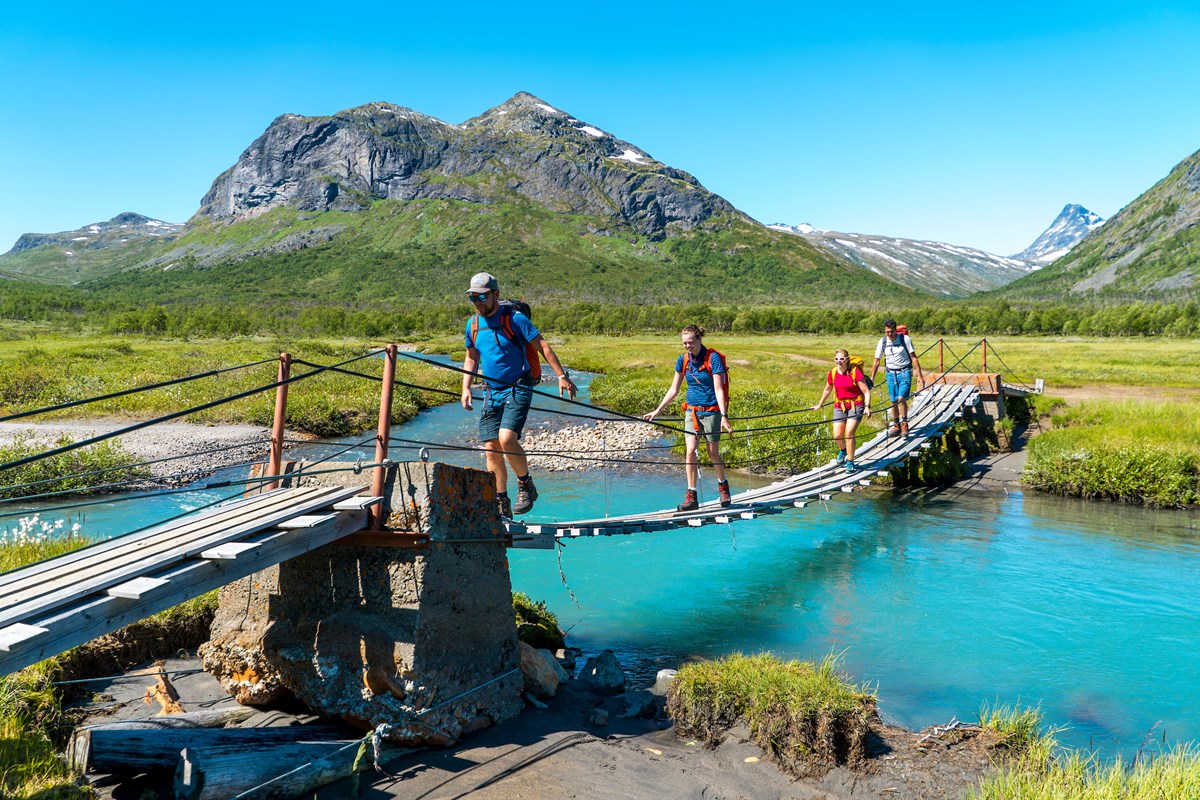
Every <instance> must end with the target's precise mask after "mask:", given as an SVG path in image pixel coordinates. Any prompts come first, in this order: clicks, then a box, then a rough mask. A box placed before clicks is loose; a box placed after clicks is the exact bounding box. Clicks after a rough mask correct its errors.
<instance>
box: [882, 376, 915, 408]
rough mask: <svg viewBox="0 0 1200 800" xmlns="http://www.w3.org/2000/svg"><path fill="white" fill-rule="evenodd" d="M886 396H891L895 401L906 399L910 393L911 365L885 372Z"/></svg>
mask: <svg viewBox="0 0 1200 800" xmlns="http://www.w3.org/2000/svg"><path fill="white" fill-rule="evenodd" d="M887 384H888V397H890V398H892V402H893V403H895V402H896V401H898V400H907V399H908V396H909V395H910V394H911V393H912V367H909V368H908V369H900V370H895V371H892V370H890V369H889V370H888V374H887Z"/></svg>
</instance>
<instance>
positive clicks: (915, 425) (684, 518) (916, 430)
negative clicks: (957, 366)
mask: <svg viewBox="0 0 1200 800" xmlns="http://www.w3.org/2000/svg"><path fill="white" fill-rule="evenodd" d="M978 397H979V395H978V391H977V387H975V386H969V385H962V386H960V385H946V384H938V385H935V386H932V387H929V388H927V389H925V390H924V391H922V392H920V393H919V394H918V395H916V397H914V398H913V400H912V402H911V403H910V404H909V414H908V418H909V435H908V437H907V438H904V439H899V438H895V437H889V436H888V435H887V433H886V431H880V432H879V433H878V434H877V435H876V436H875V437H874V438H872V439H871V440H870V441H868V442H864V443H863V444H860V445H859V446H858V449H857V453H856V454H855V457H854V461H855V463H856V464H857V465H858V467H859V468H858V469H857V470H856V471H854V472H846V471H845V470H844V469H843V468H842V467H840V466H838V465H837V464H836V463H835V462H833V461H830V462H829V463H827V464H823V465H821V466H819V467H817V468H815V469H812V470H809V471H808V472H805V473H803V474H801V475H793V476H790V477H788V478H786V479H784V480H781V481H776V482H775V483H772V484H770V485H769V486H763V487H760V488H758V489H751V490H750V491H747V492H741V493H740V494H736V495H734V496H733V503H732V504H731V505H730V506H728V507H725V508H722V507H721V506H720V504H719V503H718V502H717V501H716V500H712V501H709V502H707V503H702V504H701V506H700V508H699V509H698V510H696V511H691V512H685V513H680V512H676V511H675V510H674V509H673V508H672V509H664V510H662V511H656V512H653V513H649V514H630V515H625V516H616V517H605V518H597V519H580V520H571V521H567V522H558V521H556V522H552V523H525V522H519V521H515V520H510V521H507V522H506V523H505V525H506V527H507V528H508V532H509V534H510V535H511V537H512V546H513V547H518V548H536V549H544V548H551V547H553V546H554V543H555V541H556V540H558V539H570V538H578V537H584V536H614V535H623V534H631V533H641V532H646V531H661V530H668V529H671V528H679V527H700V526H703V525H708V524H713V523H717V524H724V523H729V522H737V521H740V520H751V519H755V518H756V517H759V516H762V515H765V514H778V513H780V512H781V511H783V510H784V509H785V508H803V507H805V506H806V505H808V504H809V503H811V502H814V501H822V500H828V499H830V498H831V497H833V496H834V495H835V494H836V493H849V492H853V491H854V490H855V489H858V488H861V487H862V486H869V485H870V483H871V479H872V478H874V477H876V476H878V475H882V474H885V473H886V472H887V469H888V467H890V466H891V465H893V464H897V463H899V462H902V461H904V460H906V459H907V458H909V457H910V456H912V455H914V454H915V453H916V452H917V451H918V450H921V449H927V448H929V447H931V446H932V445H931V440H932V439H934V438H936V437H938V436H940V435H942V433H944V432H945V431H946V430H947V429H948V428H949V427H950V426H951V425H953V424H954V421H955V419H957V418H959V417H961V416H963V407H964V406H969V405H974V403H975V402H976V401H977V400H978Z"/></svg>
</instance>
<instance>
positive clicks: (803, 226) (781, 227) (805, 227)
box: [767, 222, 821, 236]
mask: <svg viewBox="0 0 1200 800" xmlns="http://www.w3.org/2000/svg"><path fill="white" fill-rule="evenodd" d="M767 227H768V228H770V229H771V230H773V231H783V232H784V233H794V234H796V235H797V236H803V235H804V234H806V233H820V232H821V231H819V230H817V229H816V228H814V227H813V226H812V225H809V224H808V223H807V222H801V223H800V224H799V225H787V224H784V223H782V222H776V223H775V224H774V225H768V226H767Z"/></svg>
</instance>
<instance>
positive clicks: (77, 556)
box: [0, 489, 295, 591]
mask: <svg viewBox="0 0 1200 800" xmlns="http://www.w3.org/2000/svg"><path fill="white" fill-rule="evenodd" d="M290 491H295V490H289V489H276V490H274V491H272V492H267V493H263V494H260V495H255V496H254V497H236V498H230V500H228V501H227V502H225V503H222V504H221V505H220V506H217V507H216V508H212V509H206V510H204V511H200V512H198V513H196V514H195V515H193V516H191V517H188V518H187V519H186V520H177V521H173V522H168V523H165V524H163V525H156V526H154V527H152V528H147V529H146V530H144V531H137V532H135V533H127V534H124V535H122V536H116V537H113V538H112V539H107V540H105V541H103V542H97V543H96V544H93V545H89V546H87V547H82V548H80V549H78V550H72V551H71V552H69V553H64V554H63V555H61V556H58V557H56V558H51V559H47V560H45V561H41V562H39V563H37V564H31V565H29V566H28V567H24V568H23V569H22V570H21V571H20V573H19V574H18V572H16V571H14V572H8V573H5V574H4V575H0V591H3V587H4V586H7V585H8V584H11V583H14V582H18V581H23V580H28V579H29V578H30V577H31V576H33V575H40V574H43V573H46V572H52V571H55V570H58V571H62V570H65V569H67V568H68V567H69V566H70V565H72V564H74V563H76V562H78V561H84V560H87V559H90V558H94V557H95V556H97V555H99V554H100V553H107V552H111V551H113V550H118V549H121V548H124V547H127V546H128V545H129V544H130V543H131V542H136V541H144V540H147V539H153V538H155V537H161V536H163V535H170V534H171V532H172V531H181V530H187V529H188V528H190V527H193V526H199V525H205V524H209V523H210V521H211V520H212V519H213V518H214V517H221V516H226V515H229V514H235V513H238V510H239V509H240V508H241V507H243V506H246V505H252V504H254V503H256V502H262V501H263V500H264V499H265V498H268V497H271V496H274V495H279V494H284V493H287V492H290ZM184 523H186V525H185V524H184Z"/></svg>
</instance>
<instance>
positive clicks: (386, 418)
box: [371, 344, 399, 531]
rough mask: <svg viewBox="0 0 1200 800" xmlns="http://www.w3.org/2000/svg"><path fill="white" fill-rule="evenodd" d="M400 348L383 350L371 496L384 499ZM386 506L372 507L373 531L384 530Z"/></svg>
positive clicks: (392, 347)
mask: <svg viewBox="0 0 1200 800" xmlns="http://www.w3.org/2000/svg"><path fill="white" fill-rule="evenodd" d="M398 349H399V348H398V347H396V345H394V344H389V345H388V346H387V347H385V348H384V350H383V359H384V360H383V384H382V385H381V386H380V388H379V428H378V430H377V433H376V434H375V463H376V465H377V466H376V467H375V471H374V473H373V474H372V476H371V494H372V495H373V496H375V497H383V488H384V482H385V479H386V477H387V469H386V468H385V467H384V466H383V462H384V460H385V459H387V456H388V439H389V438H390V437H391V435H392V389H393V388H395V385H396V351H397V350H398ZM383 506H384V504H382V503H379V504H376V505H374V506H372V507H371V530H373V531H380V530H383V515H384V513H385V509H384V507H383Z"/></svg>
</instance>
